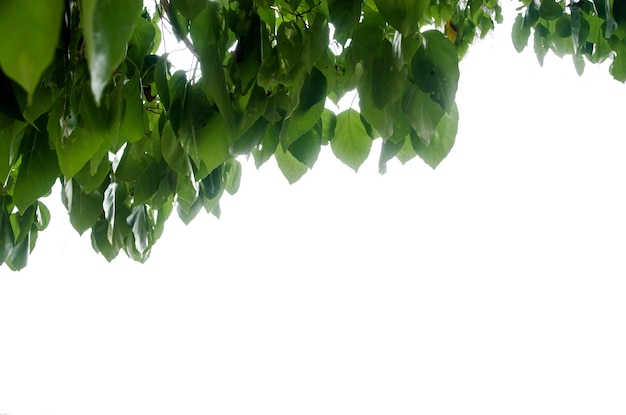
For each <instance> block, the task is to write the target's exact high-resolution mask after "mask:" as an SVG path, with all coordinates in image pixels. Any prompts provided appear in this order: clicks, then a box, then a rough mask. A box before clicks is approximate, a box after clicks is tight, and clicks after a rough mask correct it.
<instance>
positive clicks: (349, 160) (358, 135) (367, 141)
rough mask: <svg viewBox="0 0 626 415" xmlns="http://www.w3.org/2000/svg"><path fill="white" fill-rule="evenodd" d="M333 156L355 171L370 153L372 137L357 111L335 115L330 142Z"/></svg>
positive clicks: (351, 110) (347, 111) (350, 110)
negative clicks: (333, 135)
mask: <svg viewBox="0 0 626 415" xmlns="http://www.w3.org/2000/svg"><path fill="white" fill-rule="evenodd" d="M330 147H331V149H332V150H333V153H334V154H335V156H336V157H337V158H338V159H339V160H341V161H342V162H343V163H345V164H346V165H348V166H349V167H350V168H352V169H353V170H354V171H355V172H356V171H358V170H359V167H360V166H361V164H363V162H364V161H365V159H367V156H368V155H369V153H370V149H371V148H372V139H371V138H370V137H369V135H368V134H367V130H365V127H364V126H363V123H362V122H361V118H360V116H359V113H358V112H356V111H355V110H353V109H349V110H346V111H343V112H341V113H340V114H339V115H337V126H336V127H335V137H334V138H333V140H332V141H331V142H330Z"/></svg>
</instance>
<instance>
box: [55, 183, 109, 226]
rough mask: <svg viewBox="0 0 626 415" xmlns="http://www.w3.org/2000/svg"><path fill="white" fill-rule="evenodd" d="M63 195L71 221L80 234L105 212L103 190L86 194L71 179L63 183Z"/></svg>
mask: <svg viewBox="0 0 626 415" xmlns="http://www.w3.org/2000/svg"><path fill="white" fill-rule="evenodd" d="M63 196H64V200H63V201H64V203H65V207H66V208H67V213H68V214H69V216H70V223H71V224H72V226H73V227H74V229H76V231H77V232H78V233H79V234H80V235H82V234H83V233H84V232H85V231H86V230H87V229H89V228H91V227H92V226H94V225H95V224H96V222H97V221H98V219H100V217H101V216H102V215H103V214H104V211H103V210H102V192H101V191H94V192H92V193H89V194H86V193H84V192H83V190H82V189H81V188H80V186H79V185H78V183H77V182H76V181H75V180H72V179H70V180H68V181H66V182H65V183H64V184H63Z"/></svg>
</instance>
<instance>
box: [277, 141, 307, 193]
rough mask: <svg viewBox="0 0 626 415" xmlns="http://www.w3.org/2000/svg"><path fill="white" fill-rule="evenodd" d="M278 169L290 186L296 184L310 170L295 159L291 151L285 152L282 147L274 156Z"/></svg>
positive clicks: (279, 147)
mask: <svg viewBox="0 0 626 415" xmlns="http://www.w3.org/2000/svg"><path fill="white" fill-rule="evenodd" d="M274 157H275V158H276V163H277V164H278V168H279V169H280V171H281V172H282V173H283V175H284V176H285V178H286V179H287V181H288V182H289V184H294V183H295V182H297V181H298V180H300V179H301V178H302V176H304V175H305V173H306V172H307V171H308V170H309V168H308V167H307V165H306V164H304V163H302V162H301V161H300V160H298V159H297V158H295V157H294V156H293V155H292V154H291V153H290V152H289V151H285V150H284V149H283V147H282V146H281V145H279V146H278V148H277V149H276V153H275V155H274Z"/></svg>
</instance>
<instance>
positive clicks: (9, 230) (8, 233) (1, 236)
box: [0, 197, 15, 264]
mask: <svg viewBox="0 0 626 415" xmlns="http://www.w3.org/2000/svg"><path fill="white" fill-rule="evenodd" d="M6 205H7V197H0V264H2V263H3V262H4V261H5V260H6V259H7V257H8V256H9V255H10V254H11V251H12V250H13V243H14V241H15V235H14V234H13V227H12V226H11V222H10V221H9V212H8V211H7V206H6Z"/></svg>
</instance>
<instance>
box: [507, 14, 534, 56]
mask: <svg viewBox="0 0 626 415" xmlns="http://www.w3.org/2000/svg"><path fill="white" fill-rule="evenodd" d="M511 37H512V38H513V46H514V47H515V50H516V51H517V52H518V53H521V52H522V51H523V50H524V49H525V48H526V45H527V44H528V38H529V37H530V28H528V27H525V26H524V17H523V16H522V15H521V14H518V15H517V17H516V18H515V22H513V30H512V32H511Z"/></svg>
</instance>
